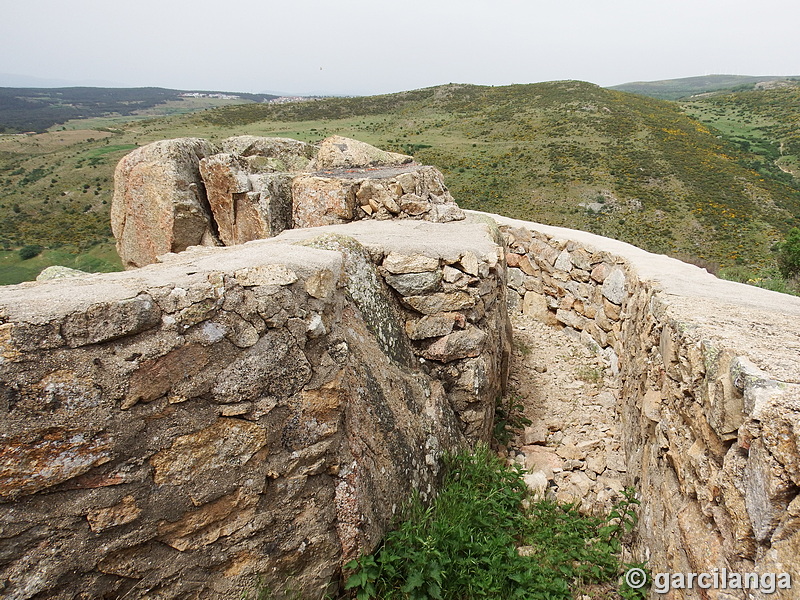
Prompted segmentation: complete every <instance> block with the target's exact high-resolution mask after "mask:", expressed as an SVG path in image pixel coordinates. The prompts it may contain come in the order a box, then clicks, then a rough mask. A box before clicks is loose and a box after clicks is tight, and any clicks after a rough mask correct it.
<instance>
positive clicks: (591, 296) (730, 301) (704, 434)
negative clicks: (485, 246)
mask: <svg viewBox="0 0 800 600" xmlns="http://www.w3.org/2000/svg"><path fill="white" fill-rule="evenodd" d="M493 217H494V218H495V219H496V220H497V221H498V223H500V225H501V231H502V232H503V235H504V236H505V238H506V242H507V254H506V261H507V264H508V286H509V292H508V293H509V306H510V307H511V309H512V310H521V311H523V312H525V313H528V314H531V315H533V316H535V317H537V318H538V319H540V320H542V321H545V322H547V323H550V324H552V325H554V326H557V327H561V328H566V331H567V332H569V333H571V334H572V335H573V336H575V337H579V338H580V339H582V340H583V341H584V342H585V343H586V344H588V345H589V346H591V347H593V348H594V349H595V350H596V351H597V352H598V353H600V354H602V355H603V356H604V357H605V359H606V362H607V364H608V366H609V368H611V369H612V370H613V371H614V372H617V373H619V375H620V377H621V381H622V386H623V387H622V397H621V399H620V403H619V406H618V411H617V412H618V419H619V425H620V427H621V429H622V431H623V432H624V441H625V444H624V446H625V460H626V463H627V475H628V479H629V484H630V485H634V486H635V487H636V488H637V490H638V493H639V497H640V499H641V501H642V506H641V521H640V524H639V528H638V533H639V542H638V548H637V552H638V554H639V556H638V558H639V559H640V560H644V559H648V560H649V567H650V568H651V569H652V571H653V572H684V573H688V572H695V573H698V572H707V573H712V572H713V569H715V568H716V569H718V570H719V572H722V569H723V568H725V569H727V570H728V572H732V571H738V572H756V573H784V572H788V573H790V574H792V575H793V576H794V577H795V578H796V576H797V573H800V496H798V491H800V451H798V437H799V436H800V320H799V319H798V317H800V299H798V298H795V297H791V296H786V295H782V294H777V293H774V292H769V291H766V290H762V289H759V288H755V287H752V286H745V285H741V284H736V283H733V282H727V281H721V280H717V279H716V278H714V277H713V276H711V275H709V274H708V273H706V272H705V271H704V270H701V269H699V268H697V267H694V266H691V265H687V264H684V263H681V262H679V261H676V260H673V259H670V258H667V257H664V256H656V255H652V254H649V253H647V252H644V251H642V250H640V249H638V248H634V247H632V246H629V245H627V244H623V243H621V242H617V241H614V240H609V239H607V238H602V237H599V236H594V235H591V234H587V233H584V232H578V231H572V230H566V229H560V228H555V227H546V226H543V225H539V224H535V223H528V222H522V221H514V220H511V219H505V218H503V217H498V216H493ZM795 585H796V582H795ZM748 592H749V593H751V594H754V595H753V596H747V595H746V593H745V592H744V591H741V590H724V591H723V590H717V591H715V590H709V591H706V590H699V589H694V590H673V592H672V593H673V595H672V596H671V597H672V598H676V599H677V598H687V599H688V598H719V599H723V598H724V599H728V600H730V599H734V598H735V599H743V598H745V597H747V598H750V597H752V598H776V597H785V598H789V597H794V596H786V595H781V592H778V593H777V594H775V595H769V594H762V593H761V592H753V591H752V590H748ZM782 593H783V594H786V593H789V594H791V592H782ZM703 594H705V595H703Z"/></svg>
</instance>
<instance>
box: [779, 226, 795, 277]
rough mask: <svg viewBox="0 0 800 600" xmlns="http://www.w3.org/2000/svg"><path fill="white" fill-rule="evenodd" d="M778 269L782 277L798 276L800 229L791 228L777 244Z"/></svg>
mask: <svg viewBox="0 0 800 600" xmlns="http://www.w3.org/2000/svg"><path fill="white" fill-rule="evenodd" d="M778 268H780V270H781V275H783V276H784V277H792V276H793V275H798V274H800V229H798V228H797V227H793V228H792V229H791V231H789V233H788V234H786V239H785V240H784V241H783V242H781V243H780V244H778Z"/></svg>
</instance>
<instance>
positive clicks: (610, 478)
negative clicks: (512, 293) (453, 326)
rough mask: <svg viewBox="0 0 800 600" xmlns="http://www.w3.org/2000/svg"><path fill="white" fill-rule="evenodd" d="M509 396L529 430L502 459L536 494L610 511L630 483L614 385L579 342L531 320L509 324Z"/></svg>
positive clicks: (520, 319)
mask: <svg viewBox="0 0 800 600" xmlns="http://www.w3.org/2000/svg"><path fill="white" fill-rule="evenodd" d="M511 321H512V325H513V328H514V355H513V360H512V366H511V376H510V381H509V388H510V393H511V394H513V395H514V396H515V397H516V398H518V399H519V401H520V402H521V403H522V404H523V405H524V407H525V409H524V414H525V416H526V417H527V418H528V419H530V420H531V425H530V426H529V427H526V428H525V431H524V433H521V434H519V435H517V436H516V437H514V438H512V439H511V441H510V442H509V445H508V449H507V452H508V460H509V461H511V460H514V461H517V462H518V463H520V464H522V465H523V466H524V467H525V468H526V470H528V471H529V473H528V475H526V476H525V478H526V482H527V483H528V486H529V487H530V488H532V489H533V490H534V491H535V492H538V493H543V494H546V495H547V496H548V497H551V498H554V499H556V500H558V501H560V502H577V501H580V502H581V511H584V512H608V510H609V509H610V508H611V505H612V504H613V502H614V501H615V500H616V499H617V497H618V496H617V495H618V494H619V492H620V491H621V490H622V489H623V488H624V487H625V486H626V485H627V484H628V482H627V477H626V468H625V461H624V457H623V453H622V450H621V447H620V445H621V442H620V438H619V424H618V423H617V419H616V410H615V409H616V404H617V398H618V395H619V394H618V391H619V382H618V379H617V378H616V377H614V376H612V374H611V371H610V369H609V368H607V367H606V366H605V365H604V364H603V361H602V359H601V357H600V356H598V355H597V354H595V353H594V352H592V351H591V350H590V349H589V348H587V347H586V346H585V345H584V344H583V343H581V342H580V341H579V340H577V339H574V338H572V337H570V336H569V335H568V334H566V333H564V332H562V331H559V330H558V329H556V328H553V327H551V326H549V325H545V324H544V323H541V322H540V321H537V320H535V319H533V318H531V317H528V316H525V315H521V314H517V315H513V316H512V317H511Z"/></svg>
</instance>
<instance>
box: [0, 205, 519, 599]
mask: <svg viewBox="0 0 800 600" xmlns="http://www.w3.org/2000/svg"><path fill="white" fill-rule="evenodd" d="M288 234H291V235H290V236H289V235H288ZM503 254H504V253H503V251H502V249H501V248H500V247H499V246H498V245H497V244H496V243H495V238H494V237H493V233H492V231H491V228H490V227H488V226H487V225H485V224H479V223H478V224H476V223H471V224H470V223H466V222H464V221H462V222H458V223H450V224H438V223H429V222H421V221H403V222H392V221H385V222H371V223H369V224H364V223H352V224H349V225H341V226H334V227H325V228H319V229H313V230H293V231H291V232H285V235H284V236H281V237H278V238H273V239H270V240H259V241H254V242H251V243H248V244H244V245H240V246H233V247H229V248H202V247H199V248H194V249H190V250H187V251H185V252H182V253H180V254H174V255H168V256H167V257H165V258H163V259H162V260H163V263H162V264H157V265H150V266H146V267H143V268H141V269H137V270H135V271H128V272H125V273H114V274H98V275H87V276H82V277H78V278H71V279H60V280H53V281H48V282H41V283H29V284H22V285H18V286H8V287H5V288H3V289H2V290H0V403H2V411H0V523H2V528H1V529H0V595H2V597H3V598H8V599H14V600H22V599H30V598H33V599H44V598H48V599H55V598H59V599H68V598H69V599H72V598H122V597H124V598H241V597H245V594H249V597H255V593H256V592H255V588H256V585H257V581H260V582H261V583H260V585H262V586H264V587H266V588H267V589H269V590H270V591H271V592H272V593H274V594H276V597H280V596H281V595H282V594H284V593H286V594H288V595H289V596H290V597H295V596H292V595H291V594H292V593H295V592H299V593H301V595H302V597H304V598H321V597H322V596H323V595H324V593H325V592H326V591H327V590H329V589H331V587H330V586H331V582H333V583H332V585H333V587H335V586H336V584H337V583H338V578H339V574H340V568H341V565H342V564H343V563H344V562H346V561H348V560H350V559H351V558H354V557H356V556H357V555H358V554H359V553H361V552H363V551H371V550H373V549H374V547H375V545H376V544H377V543H378V542H379V541H380V540H381V538H382V537H383V535H384V533H385V530H386V527H387V525H388V523H389V522H390V520H391V518H392V515H393V513H394V512H395V511H396V510H397V508H398V507H400V506H401V505H402V504H403V503H404V502H405V501H406V500H407V499H408V498H409V495H410V494H411V492H412V490H413V489H417V490H419V491H420V493H421V494H422V496H423V497H426V496H428V495H429V494H431V493H432V492H433V491H434V490H435V488H436V485H437V482H438V475H439V469H440V467H441V457H442V455H443V453H445V452H447V451H455V450H458V449H460V448H463V447H465V446H466V445H468V444H474V443H475V442H477V441H478V440H485V439H486V438H487V435H488V432H489V430H490V428H491V421H492V418H493V413H494V402H495V398H496V397H497V395H498V394H500V393H502V388H503V385H504V378H505V375H504V369H506V368H507V364H508V353H509V348H510V339H509V337H508V320H507V316H506V297H505V285H504V284H505V267H504V262H503Z"/></svg>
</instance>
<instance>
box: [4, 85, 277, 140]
mask: <svg viewBox="0 0 800 600" xmlns="http://www.w3.org/2000/svg"><path fill="white" fill-rule="evenodd" d="M182 93H183V92H182V91H181V90H168V89H164V88H95V87H66V88H4V87H0V133H15V132H16V133H20V132H26V131H35V132H39V133H42V132H44V131H47V130H48V129H49V128H50V127H52V126H54V125H57V124H64V123H66V122H67V121H70V120H72V119H91V118H95V117H107V116H109V115H117V116H131V115H135V114H137V113H141V112H142V111H146V110H147V109H153V108H155V107H159V106H161V107H162V109H166V107H167V106H168V105H170V108H171V109H172V110H176V109H175V105H176V104H178V105H179V104H183V105H185V107H186V110H187V111H188V110H191V109H192V108H193V109H194V110H198V109H200V108H208V107H210V106H213V105H214V104H207V103H206V105H205V106H204V105H203V104H200V105H196V104H195V103H193V99H190V98H184V97H182V96H181V94H182ZM205 93H214V92H205ZM236 95H237V96H239V102H263V101H264V100H268V99H270V98H275V96H271V95H269V94H236ZM226 103H227V102H224V101H217V103H216V105H217V106H219V105H221V104H226ZM170 112H171V110H166V112H165V113H164V114H169V113H170Z"/></svg>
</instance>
